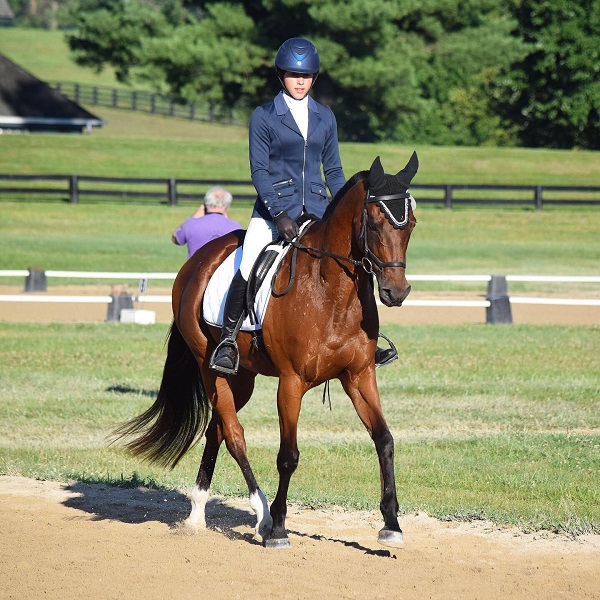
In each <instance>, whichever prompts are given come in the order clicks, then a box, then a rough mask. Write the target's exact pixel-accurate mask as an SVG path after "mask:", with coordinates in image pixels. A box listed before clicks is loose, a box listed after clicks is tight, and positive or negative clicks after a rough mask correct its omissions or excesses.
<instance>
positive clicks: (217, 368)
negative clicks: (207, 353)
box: [208, 338, 240, 375]
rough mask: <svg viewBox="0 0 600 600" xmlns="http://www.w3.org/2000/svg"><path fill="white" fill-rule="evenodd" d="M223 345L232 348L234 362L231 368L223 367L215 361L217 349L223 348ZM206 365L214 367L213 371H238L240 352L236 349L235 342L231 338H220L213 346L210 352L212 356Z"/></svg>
mask: <svg viewBox="0 0 600 600" xmlns="http://www.w3.org/2000/svg"><path fill="white" fill-rule="evenodd" d="M225 347H230V348H232V349H233V351H234V353H235V360H234V364H233V367H232V368H230V367H223V366H221V365H219V364H217V363H216V362H215V358H216V356H217V354H218V353H219V350H221V349H222V348H225ZM208 366H209V367H210V368H211V369H214V370H215V371H219V372H220V373H226V374H227V375H235V374H236V373H237V372H238V369H239V366H240V353H239V350H238V346H237V342H236V341H235V340H234V339H231V338H226V339H224V340H221V341H220V342H219V344H218V345H217V347H216V348H215V350H214V352H213V353H212V356H211V357H210V361H209V363H208Z"/></svg>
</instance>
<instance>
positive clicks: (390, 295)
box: [379, 285, 410, 306]
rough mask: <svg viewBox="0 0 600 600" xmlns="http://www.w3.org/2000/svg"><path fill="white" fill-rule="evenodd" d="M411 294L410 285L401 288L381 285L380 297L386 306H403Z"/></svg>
mask: <svg viewBox="0 0 600 600" xmlns="http://www.w3.org/2000/svg"><path fill="white" fill-rule="evenodd" d="M409 294H410V285H407V286H406V287H403V288H399V289H398V288H395V289H391V288H385V287H379V299H380V300H381V302H383V304H385V306H402V303H403V302H404V301H405V300H406V297H407V296H408V295H409Z"/></svg>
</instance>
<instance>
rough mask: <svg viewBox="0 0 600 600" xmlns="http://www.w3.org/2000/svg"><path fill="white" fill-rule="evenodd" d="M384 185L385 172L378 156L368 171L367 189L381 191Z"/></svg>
mask: <svg viewBox="0 0 600 600" xmlns="http://www.w3.org/2000/svg"><path fill="white" fill-rule="evenodd" d="M384 185H385V172H384V170H383V166H382V164H381V160H380V159H379V156H378V157H377V158H376V159H375V160H374V161H373V164H372V165H371V169H370V170H369V187H370V188H371V189H372V190H378V189H381V188H382V187H383V186H384Z"/></svg>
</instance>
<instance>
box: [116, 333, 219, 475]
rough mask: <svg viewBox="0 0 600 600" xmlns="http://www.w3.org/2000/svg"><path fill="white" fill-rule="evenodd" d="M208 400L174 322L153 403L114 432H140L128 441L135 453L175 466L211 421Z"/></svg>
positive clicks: (125, 434) (125, 435)
mask: <svg viewBox="0 0 600 600" xmlns="http://www.w3.org/2000/svg"><path fill="white" fill-rule="evenodd" d="M208 416H209V401H208V398H207V396H206V391H205V390H204V385H203V383H202V376H201V374H200V367H199V366H198V362H197V361H196V359H195V358H194V355H193V354H192V352H191V350H190V349H189V347H188V345H187V343H186V342H185V340H184V339H183V336H182V335H181V333H180V331H179V329H178V327H177V325H176V324H175V322H173V324H172V325H171V329H170V331H169V334H168V351H167V359H166V361H165V367H164V370H163V376H162V381H161V383H160V389H159V391H158V396H157V398H156V401H155V402H154V404H153V405H152V406H151V407H150V408H149V409H148V410H147V411H145V412H144V413H142V414H141V415H139V416H138V417H135V418H133V419H131V420H130V421H127V422H126V423H124V424H123V425H121V427H119V428H118V429H117V430H116V431H115V432H114V434H115V436H116V438H115V440H114V441H118V440H121V439H123V438H129V437H131V436H138V435H139V437H136V438H135V439H133V440H131V441H128V442H126V443H125V447H126V448H127V449H128V450H129V451H130V452H131V453H132V454H134V455H135V456H141V457H142V458H143V459H144V460H147V461H148V462H151V463H154V464H158V465H161V466H163V467H169V468H171V469H172V468H173V467H175V465H176V464H177V463H178V462H179V461H180V460H181V458H182V457H183V455H184V454H185V453H186V452H187V451H188V450H189V449H190V448H191V447H192V446H194V445H195V444H197V443H198V442H199V441H200V439H201V438H202V436H203V435H204V432H205V430H206V426H207V423H208Z"/></svg>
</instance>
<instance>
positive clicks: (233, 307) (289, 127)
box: [210, 38, 397, 373]
mask: <svg viewBox="0 0 600 600" xmlns="http://www.w3.org/2000/svg"><path fill="white" fill-rule="evenodd" d="M319 69H320V60H319V54H318V52H317V49H316V48H315V46H314V45H313V44H312V43H311V42H310V41H308V40H306V39H303V38H291V39H288V40H286V41H285V42H284V43H283V44H282V45H281V46H280V48H279V50H278V51H277V54H276V56H275V71H276V74H277V77H278V79H279V82H280V83H281V87H282V90H281V91H280V92H279V93H278V94H277V96H275V98H274V99H273V100H271V101H270V102H268V103H267V104H264V105H262V106H259V107H258V108H256V109H255V111H254V113H253V114H252V117H251V119H250V128H249V151H250V169H251V175H252V183H253V184H254V187H255V189H256V192H257V198H256V202H255V204H254V210H253V212H252V217H251V219H250V224H249V226H248V230H247V232H246V237H245V239H244V244H243V249H242V260H241V264H240V268H239V270H238V271H237V272H236V274H235V275H234V277H233V280H232V282H231V286H230V288H229V292H228V295H227V300H226V301H225V309H224V315H223V326H222V330H221V341H220V342H219V345H218V346H217V348H216V349H215V351H214V353H213V355H212V358H211V361H210V366H211V368H213V369H215V370H217V371H220V372H223V373H235V372H236V364H237V358H238V348H237V344H236V341H235V338H234V331H235V328H236V325H237V323H238V320H239V319H240V318H241V316H242V313H243V311H244V306H245V291H246V283H247V281H248V278H249V276H250V273H251V271H252V267H253V265H254V263H255V261H256V259H257V258H258V255H259V254H260V252H261V250H262V249H263V248H264V247H265V246H266V245H267V244H269V243H271V242H273V241H274V240H275V239H277V238H278V237H279V238H281V239H283V240H284V241H286V242H291V241H292V240H294V239H295V238H296V237H297V236H298V230H299V228H298V224H297V220H298V219H299V218H300V217H301V216H303V215H309V216H310V218H317V219H320V218H321V217H322V216H323V213H324V212H325V209H326V208H327V205H328V200H327V193H326V189H325V183H324V182H323V178H322V176H321V166H322V167H323V173H324V175H325V181H326V183H327V188H329V191H330V193H331V196H332V197H334V196H335V195H336V193H337V192H338V191H339V190H340V189H341V188H342V186H343V185H344V184H345V182H346V177H345V176H344V171H343V169H342V163H341V160H340V154H339V147H338V135H337V123H336V119H335V116H334V114H333V112H332V111H331V110H330V109H329V108H327V107H326V106H324V105H322V104H320V103H318V102H316V101H315V100H314V99H313V98H312V97H311V96H309V95H308V93H309V91H310V89H311V88H312V86H313V84H314V82H315V80H316V79H317V76H318V74H319ZM395 358H397V354H396V352H395V351H394V350H392V349H391V348H390V349H382V348H377V350H376V352H375V362H376V364H377V365H378V366H381V365H383V364H388V363H389V362H392V361H393V360H394V359H395Z"/></svg>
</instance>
